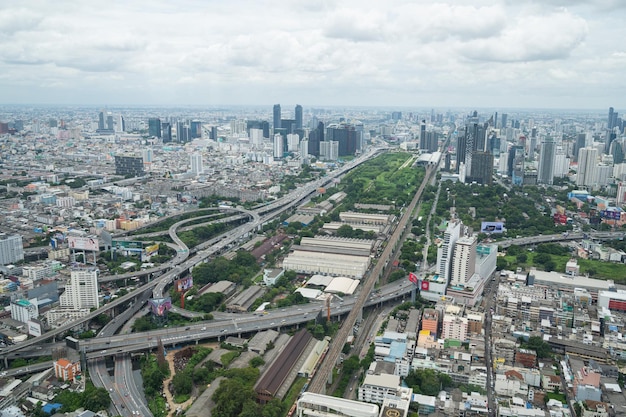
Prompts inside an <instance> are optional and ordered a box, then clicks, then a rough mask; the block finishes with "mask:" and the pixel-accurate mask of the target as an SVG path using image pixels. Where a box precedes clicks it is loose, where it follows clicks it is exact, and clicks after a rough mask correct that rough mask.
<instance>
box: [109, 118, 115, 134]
mask: <svg viewBox="0 0 626 417" xmlns="http://www.w3.org/2000/svg"><path fill="white" fill-rule="evenodd" d="M107 130H108V131H110V132H114V131H115V127H114V126H113V115H111V114H109V115H107Z"/></svg>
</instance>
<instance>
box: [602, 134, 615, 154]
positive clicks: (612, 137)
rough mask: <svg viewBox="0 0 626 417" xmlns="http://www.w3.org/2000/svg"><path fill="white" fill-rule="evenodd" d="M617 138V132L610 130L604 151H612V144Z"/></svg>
mask: <svg viewBox="0 0 626 417" xmlns="http://www.w3.org/2000/svg"><path fill="white" fill-rule="evenodd" d="M615 139H617V135H616V134H615V132H612V131H611V132H609V133H608V135H607V138H606V142H605V143H604V153H606V154H608V153H610V152H611V144H612V143H613V141H614V140H615Z"/></svg>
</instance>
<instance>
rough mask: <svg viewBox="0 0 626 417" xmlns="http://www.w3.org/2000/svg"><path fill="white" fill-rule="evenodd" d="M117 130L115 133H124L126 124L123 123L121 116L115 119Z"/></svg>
mask: <svg viewBox="0 0 626 417" xmlns="http://www.w3.org/2000/svg"><path fill="white" fill-rule="evenodd" d="M116 127H117V129H116V132H119V133H121V132H126V122H125V121H124V116H122V115H121V114H120V115H119V116H118V117H117V126H116Z"/></svg>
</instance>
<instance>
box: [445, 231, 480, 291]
mask: <svg viewBox="0 0 626 417" xmlns="http://www.w3.org/2000/svg"><path fill="white" fill-rule="evenodd" d="M476 244H477V241H476V237H475V236H471V237H466V236H463V237H461V238H459V240H457V241H456V244H455V245H454V256H453V260H452V275H451V276H450V285H451V286H457V285H465V284H466V283H467V282H468V281H469V279H470V278H471V277H472V275H474V272H476Z"/></svg>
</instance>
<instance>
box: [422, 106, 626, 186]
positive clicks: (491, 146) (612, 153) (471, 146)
mask: <svg viewBox="0 0 626 417" xmlns="http://www.w3.org/2000/svg"><path fill="white" fill-rule="evenodd" d="M602 126H603V127H602ZM602 126H600V124H598V126H597V127H596V128H595V129H594V130H593V131H591V130H586V131H582V132H581V131H580V130H579V131H578V132H576V133H573V134H572V133H571V132H564V131H563V129H562V127H561V126H559V125H558V121H557V122H556V123H555V126H554V127H552V126H542V127H541V128H539V127H538V126H535V124H534V121H533V120H532V119H531V120H528V121H527V122H526V124H525V125H524V126H522V128H523V129H520V122H519V121H517V120H511V121H510V125H509V120H508V115H507V114H502V115H501V118H500V120H498V113H495V115H494V116H491V117H490V118H489V119H488V120H487V121H480V117H479V115H478V113H477V112H473V113H472V114H470V115H469V116H468V117H467V119H466V123H465V125H464V126H463V127H462V128H457V138H456V161H455V162H456V164H455V166H454V170H453V172H455V173H456V174H457V175H458V177H459V180H461V181H463V182H467V183H470V182H476V183H479V184H490V183H491V181H492V178H493V173H494V170H495V171H497V172H498V173H500V174H501V175H505V176H508V177H509V178H510V179H511V182H512V184H513V185H523V184H546V185H551V184H553V183H554V180H555V178H562V177H565V176H569V175H570V174H571V172H572V171H571V170H572V169H573V170H574V171H577V175H576V178H575V179H573V180H574V181H575V182H576V184H577V185H579V186H581V187H584V188H590V189H593V188H597V187H601V186H604V185H607V183H608V182H609V179H610V178H612V177H619V176H620V175H615V173H614V169H615V167H616V166H617V165H618V164H619V165H621V164H623V163H624V159H625V158H624V155H626V138H624V137H623V131H624V122H623V121H622V119H621V118H620V117H618V113H617V112H615V111H614V109H613V108H612V107H611V108H610V109H609V115H608V120H607V122H606V124H602ZM426 133H427V132H425V129H424V123H422V129H421V130H420V149H424V150H426V151H430V152H432V150H431V149H430V146H429V145H428V143H427V141H426V140H424V138H425V137H426V135H425V134H426ZM450 167H451V156H450V155H446V168H447V169H448V170H450ZM621 171H626V170H625V169H622V168H620V173H621ZM618 174H619V173H618Z"/></svg>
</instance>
